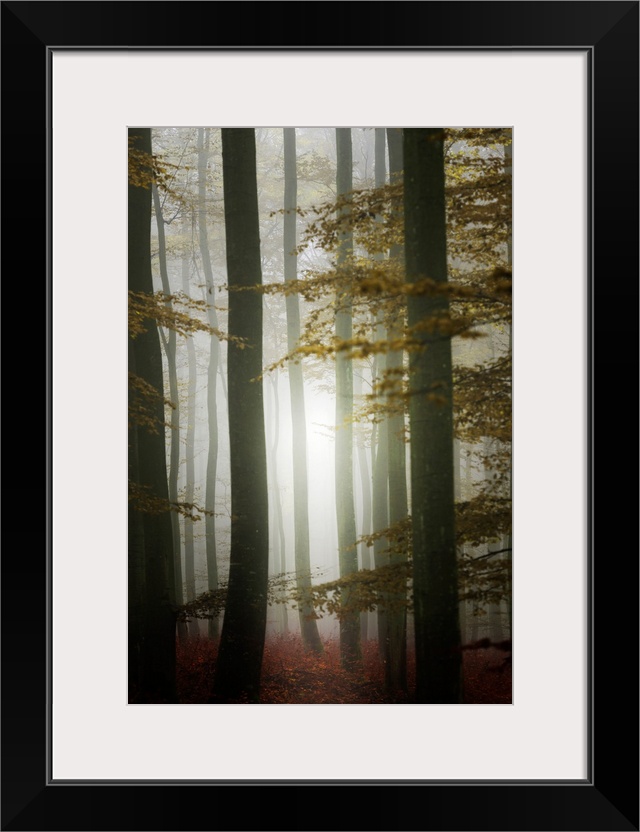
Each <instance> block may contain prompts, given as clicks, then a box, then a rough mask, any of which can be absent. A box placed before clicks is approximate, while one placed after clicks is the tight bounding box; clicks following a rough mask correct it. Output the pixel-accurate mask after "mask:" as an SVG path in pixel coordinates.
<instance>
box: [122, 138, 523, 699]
mask: <svg viewBox="0 0 640 832" xmlns="http://www.w3.org/2000/svg"><path fill="white" fill-rule="evenodd" d="M127 157H128V209H127V217H128V220H127V227H128V336H127V337H128V480H129V483H128V522H127V528H128V532H127V540H128V588H127V599H128V622H127V637H128V700H127V701H128V703H129V704H189V705H193V704H203V705H216V704H286V705H294V704H315V705H318V704H327V705H330V704H343V705H344V704H359V705H363V704H389V705H394V704H395V705H401V704H402V705H411V704H460V705H465V704H467V705H469V704H488V705H510V704H511V703H512V663H511V662H512V652H511V649H512V632H511V631H512V500H511V491H512V476H511V474H512V453H511V448H512V405H511V387H512V349H511V347H512V322H511V310H512V158H513V148H512V130H511V128H510V127H500V126H495V127H494V126H489V127H487V126H484V127H426V128H413V127H412V128H408V127H406V128H402V127H386V128H385V127H369V126H357V127H255V128H246V127H242V128H236V127H223V128H220V127H184V126H180V127H129V128H128V153H127ZM243 712H244V711H243Z"/></svg>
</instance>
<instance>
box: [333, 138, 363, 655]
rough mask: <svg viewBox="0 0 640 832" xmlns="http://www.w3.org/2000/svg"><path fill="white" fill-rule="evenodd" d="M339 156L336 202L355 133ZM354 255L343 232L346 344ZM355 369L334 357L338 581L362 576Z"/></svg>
mask: <svg viewBox="0 0 640 832" xmlns="http://www.w3.org/2000/svg"><path fill="white" fill-rule="evenodd" d="M336 150H337V159H338V170H337V191H338V197H339V198H340V197H342V198H345V197H346V196H347V195H348V194H349V192H350V191H351V190H352V188H353V185H352V167H353V164H352V153H351V129H350V128H348V127H338V128H336ZM349 211H350V209H349V205H348V204H345V205H344V207H343V208H341V209H340V215H341V216H344V217H347V216H348V214H349ZM352 252H353V234H352V233H351V232H350V231H344V232H342V233H341V235H340V247H339V250H338V262H337V265H338V270H342V271H343V273H344V275H343V276H344V278H345V285H346V286H347V288H346V290H345V291H343V292H342V293H341V296H340V297H338V298H337V299H336V307H337V308H336V324H335V332H336V337H337V338H338V339H339V340H340V341H348V340H350V339H351V335H352V320H351V314H352V304H351V300H350V297H351V289H350V287H349V286H348V276H347V273H348V264H349V260H350V257H351V254H352ZM352 415H353V367H352V364H351V359H350V358H349V357H347V356H346V355H345V353H344V351H340V352H338V354H337V356H336V427H337V430H336V469H335V478H336V509H337V518H338V551H339V558H340V576H341V577H343V578H344V577H347V576H348V575H351V574H353V573H355V572H357V571H358V553H357V551H356V547H355V541H356V519H355V504H354V498H353V428H352V424H351V418H352ZM342 600H343V604H344V605H345V607H346V609H347V612H343V614H342V616H341V618H340V655H341V659H342V663H343V665H344V666H345V667H353V666H354V665H355V664H356V663H357V662H358V661H359V660H360V658H361V650H360V624H359V614H358V611H357V610H349V609H348V607H349V602H350V593H349V591H348V590H345V591H344V592H343V594H342Z"/></svg>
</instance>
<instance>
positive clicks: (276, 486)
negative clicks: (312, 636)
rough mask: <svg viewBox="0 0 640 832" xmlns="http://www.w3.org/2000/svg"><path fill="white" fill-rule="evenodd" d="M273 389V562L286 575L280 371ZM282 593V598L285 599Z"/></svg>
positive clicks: (283, 612)
mask: <svg viewBox="0 0 640 832" xmlns="http://www.w3.org/2000/svg"><path fill="white" fill-rule="evenodd" d="M271 389H272V390H273V442H272V444H271V471H272V474H271V478H272V486H273V517H274V523H273V531H274V534H273V555H274V557H273V562H274V572H275V573H276V574H277V575H278V574H279V575H282V577H284V575H285V573H286V571H287V552H286V541H285V535H284V519H283V517H282V497H281V494H280V482H279V480H278V445H279V442H280V400H279V398H278V371H277V370H275V371H274V372H273V373H272V375H271ZM282 596H283V593H281V600H284V598H283V597H282ZM278 608H279V610H280V620H281V623H282V632H283V633H288V632H289V619H288V615H287V605H286V604H285V603H281V604H279V605H278Z"/></svg>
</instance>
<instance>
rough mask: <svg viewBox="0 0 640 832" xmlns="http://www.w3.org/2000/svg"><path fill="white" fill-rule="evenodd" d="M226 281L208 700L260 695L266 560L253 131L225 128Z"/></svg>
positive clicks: (259, 277)
mask: <svg viewBox="0 0 640 832" xmlns="http://www.w3.org/2000/svg"><path fill="white" fill-rule="evenodd" d="M222 164H223V181H224V218H225V234H226V243H227V272H228V283H229V338H230V341H229V347H228V358H227V362H228V400H229V441H230V454H231V560H230V568H229V585H228V591H227V601H226V606H225V613H224V619H223V624H222V635H221V638H220V650H219V653H218V659H217V663H216V668H215V676H214V685H213V695H212V701H213V702H230V701H239V700H244V701H249V702H257V701H258V698H259V692H260V669H261V664H262V653H263V649H264V639H265V627H266V615H267V583H268V562H269V529H268V492H267V458H266V444H265V431H264V405H263V395H262V381H260V380H259V377H260V376H261V374H262V295H261V294H259V292H258V291H257V290H258V289H259V287H260V285H261V283H262V271H261V265H260V228H259V222H258V192H257V182H256V149H255V133H254V131H253V130H252V129H240V128H237V129H236V128H227V129H223V130H222Z"/></svg>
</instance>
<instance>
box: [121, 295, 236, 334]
mask: <svg viewBox="0 0 640 832" xmlns="http://www.w3.org/2000/svg"><path fill="white" fill-rule="evenodd" d="M207 308H208V304H207V303H206V302H205V301H203V300H197V299H195V298H190V297H189V296H188V295H185V294H184V293H183V292H178V293H176V294H172V295H166V294H164V292H155V293H154V294H153V295H148V294H146V293H144V292H131V291H130V292H129V333H130V334H131V337H132V338H136V337H137V336H138V335H140V333H142V332H145V331H146V330H147V329H148V327H149V326H150V325H152V324H153V323H155V324H157V325H158V326H163V327H166V328H167V329H172V330H174V331H175V332H177V333H178V334H179V335H182V336H184V337H187V336H188V335H192V334H193V333H194V332H209V333H211V334H213V335H216V336H217V337H218V338H219V339H220V340H225V339H226V340H228V336H226V335H224V334H223V333H222V332H221V331H220V330H219V329H216V328H215V327H212V326H210V325H209V324H208V323H207V321H206V319H205V316H206V310H207ZM190 313H196V316H197V317H196V316H194V315H193V314H190Z"/></svg>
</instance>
